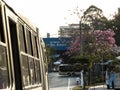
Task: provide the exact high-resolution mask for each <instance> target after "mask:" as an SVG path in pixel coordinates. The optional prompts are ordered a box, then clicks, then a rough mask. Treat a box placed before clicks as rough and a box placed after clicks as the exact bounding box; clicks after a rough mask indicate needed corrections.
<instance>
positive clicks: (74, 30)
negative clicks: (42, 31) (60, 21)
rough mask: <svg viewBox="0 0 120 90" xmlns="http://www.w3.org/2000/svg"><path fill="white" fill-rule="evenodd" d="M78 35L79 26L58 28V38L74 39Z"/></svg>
mask: <svg viewBox="0 0 120 90" xmlns="http://www.w3.org/2000/svg"><path fill="white" fill-rule="evenodd" d="M79 34H80V28H79V24H69V25H68V26H60V27H59V31H58V35H59V37H75V36H76V35H79Z"/></svg>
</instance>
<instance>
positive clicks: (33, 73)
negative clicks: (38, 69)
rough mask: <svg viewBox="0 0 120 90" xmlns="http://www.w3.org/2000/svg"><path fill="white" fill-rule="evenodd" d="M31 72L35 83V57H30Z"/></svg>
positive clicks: (32, 81) (31, 79) (32, 82)
mask: <svg viewBox="0 0 120 90" xmlns="http://www.w3.org/2000/svg"><path fill="white" fill-rule="evenodd" d="M29 72H30V81H31V84H34V83H35V69H34V59H33V58H29Z"/></svg>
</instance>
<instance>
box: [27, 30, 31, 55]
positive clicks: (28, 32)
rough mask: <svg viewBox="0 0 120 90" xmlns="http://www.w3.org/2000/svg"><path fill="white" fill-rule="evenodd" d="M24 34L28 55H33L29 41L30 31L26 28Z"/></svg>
mask: <svg viewBox="0 0 120 90" xmlns="http://www.w3.org/2000/svg"><path fill="white" fill-rule="evenodd" d="M26 34H27V46H28V47H27V51H28V53H29V54H30V55H33V51H32V41H31V32H30V31H29V30H28V29H27V30H26Z"/></svg>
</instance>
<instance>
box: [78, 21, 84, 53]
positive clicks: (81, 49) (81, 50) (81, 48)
mask: <svg viewBox="0 0 120 90" xmlns="http://www.w3.org/2000/svg"><path fill="white" fill-rule="evenodd" d="M79 28H80V55H83V47H82V29H81V20H80V22H79Z"/></svg>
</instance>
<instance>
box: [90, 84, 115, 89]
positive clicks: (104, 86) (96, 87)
mask: <svg viewBox="0 0 120 90" xmlns="http://www.w3.org/2000/svg"><path fill="white" fill-rule="evenodd" d="M88 90H114V89H107V86H106V85H98V86H93V87H90V88H89V89H88Z"/></svg>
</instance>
